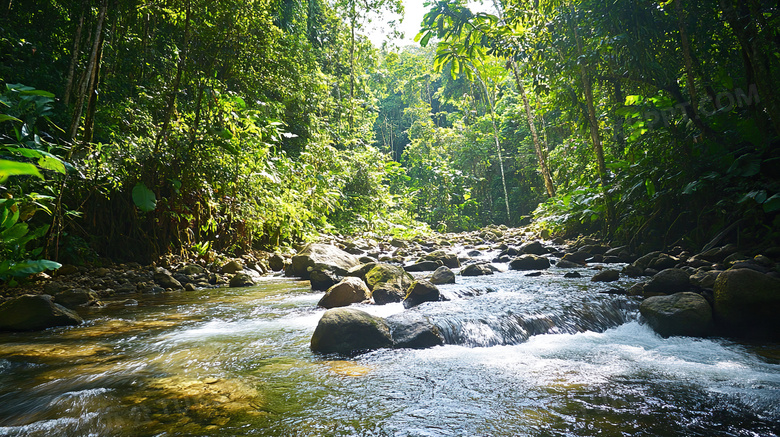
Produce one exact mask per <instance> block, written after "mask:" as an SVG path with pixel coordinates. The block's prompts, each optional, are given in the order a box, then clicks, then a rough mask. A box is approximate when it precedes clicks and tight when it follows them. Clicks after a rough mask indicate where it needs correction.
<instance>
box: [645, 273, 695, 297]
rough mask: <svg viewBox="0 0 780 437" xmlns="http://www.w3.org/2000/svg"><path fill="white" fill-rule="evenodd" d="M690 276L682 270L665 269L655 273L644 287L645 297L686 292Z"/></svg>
mask: <svg viewBox="0 0 780 437" xmlns="http://www.w3.org/2000/svg"><path fill="white" fill-rule="evenodd" d="M689 277H690V274H689V273H688V272H686V271H685V270H682V269H666V270H661V271H660V272H658V273H656V274H655V275H654V276H653V277H652V278H651V279H650V281H649V282H648V283H647V284H646V285H645V296H647V297H649V296H658V295H662V294H675V293H680V292H682V291H688V289H689V288H690V281H689V280H688V278H689Z"/></svg>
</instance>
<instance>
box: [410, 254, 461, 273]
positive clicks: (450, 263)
mask: <svg viewBox="0 0 780 437" xmlns="http://www.w3.org/2000/svg"><path fill="white" fill-rule="evenodd" d="M423 261H435V262H436V263H439V265H444V266H447V267H449V268H451V269H456V268H458V267H460V261H459V260H458V255H457V254H454V253H448V252H445V251H443V250H436V251H433V252H431V253H429V254H427V255H424V256H423V257H421V258H420V259H419V260H417V262H418V263H421V262H423ZM434 270H435V269H434ZM407 271H409V270H407Z"/></svg>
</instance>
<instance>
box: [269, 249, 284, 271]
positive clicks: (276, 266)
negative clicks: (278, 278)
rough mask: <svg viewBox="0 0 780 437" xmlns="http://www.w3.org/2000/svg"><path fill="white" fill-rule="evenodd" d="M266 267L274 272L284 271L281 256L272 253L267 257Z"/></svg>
mask: <svg viewBox="0 0 780 437" xmlns="http://www.w3.org/2000/svg"><path fill="white" fill-rule="evenodd" d="M268 267H270V268H271V270H273V271H275V272H280V271H282V270H284V257H283V256H282V255H281V254H278V253H273V254H271V256H270V257H268Z"/></svg>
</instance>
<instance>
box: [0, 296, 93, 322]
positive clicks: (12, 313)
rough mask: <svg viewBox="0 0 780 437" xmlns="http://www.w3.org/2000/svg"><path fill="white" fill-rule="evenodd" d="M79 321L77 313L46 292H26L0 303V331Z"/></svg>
mask: <svg viewBox="0 0 780 437" xmlns="http://www.w3.org/2000/svg"><path fill="white" fill-rule="evenodd" d="M81 322H82V320H81V317H79V315H78V314H76V313H75V312H73V311H72V310H69V309H67V308H65V307H64V306H62V305H60V304H57V303H55V302H54V300H53V299H52V297H51V296H49V295H48V294H41V295H31V294H26V295H23V296H19V297H17V298H15V299H11V300H8V301H5V302H3V303H2V304H0V331H37V330H41V329H46V328H51V327H54V326H67V325H78V324H79V323H81Z"/></svg>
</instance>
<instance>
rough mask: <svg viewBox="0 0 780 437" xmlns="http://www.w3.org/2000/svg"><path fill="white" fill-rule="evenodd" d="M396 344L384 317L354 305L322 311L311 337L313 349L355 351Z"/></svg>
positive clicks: (352, 352) (317, 350)
mask: <svg viewBox="0 0 780 437" xmlns="http://www.w3.org/2000/svg"><path fill="white" fill-rule="evenodd" d="M392 346H393V338H392V336H391V334H390V327H389V326H388V325H387V322H385V320H384V319H382V318H380V317H376V316H372V315H371V314H368V313H366V312H364V311H360V310H358V309H355V308H333V309H329V310H327V311H325V314H323V315H322V318H321V319H320V321H319V323H317V328H316V329H315V330H314V334H313V335H312V337H311V346H310V347H311V350H312V351H314V352H320V353H339V354H347V355H351V354H355V353H360V352H363V351H369V350H375V349H381V348H389V347H392Z"/></svg>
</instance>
